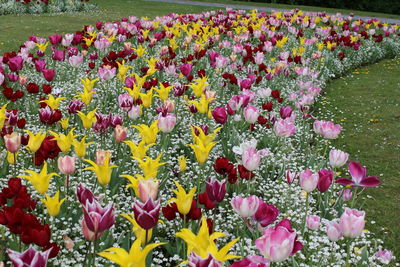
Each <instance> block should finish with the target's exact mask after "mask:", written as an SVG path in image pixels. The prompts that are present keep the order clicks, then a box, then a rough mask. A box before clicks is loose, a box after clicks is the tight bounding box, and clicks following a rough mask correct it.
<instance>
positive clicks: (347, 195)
mask: <svg viewBox="0 0 400 267" xmlns="http://www.w3.org/2000/svg"><path fill="white" fill-rule="evenodd" d="M339 194H340V192H339ZM352 196H353V192H351V189H349V188H346V189H343V190H342V200H343V201H349V200H350V199H351V198H352Z"/></svg>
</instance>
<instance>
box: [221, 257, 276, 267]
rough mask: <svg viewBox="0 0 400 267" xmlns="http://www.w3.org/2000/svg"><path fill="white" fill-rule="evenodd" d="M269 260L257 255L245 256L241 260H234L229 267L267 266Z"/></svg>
mask: <svg viewBox="0 0 400 267" xmlns="http://www.w3.org/2000/svg"><path fill="white" fill-rule="evenodd" d="M269 266H270V264H269V260H267V259H266V258H264V257H261V256H258V255H252V256H247V257H246V258H244V259H243V260H240V261H235V262H234V263H232V264H231V265H230V266H229V267H269Z"/></svg>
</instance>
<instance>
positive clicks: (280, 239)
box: [255, 219, 303, 262]
mask: <svg viewBox="0 0 400 267" xmlns="http://www.w3.org/2000/svg"><path fill="white" fill-rule="evenodd" d="M255 244H256V247H257V249H258V250H259V251H260V252H261V254H262V255H263V256H264V257H265V258H267V259H268V260H269V261H272V262H281V261H284V260H286V259H288V258H289V257H290V256H292V255H294V254H295V253H296V252H297V251H299V250H301V249H302V248H303V245H302V244H301V242H299V241H297V234H296V231H295V230H293V229H292V226H291V223H290V221H289V220H288V219H283V220H282V221H281V222H279V223H278V224H277V225H276V226H275V227H269V228H267V230H265V231H264V233H263V236H262V237H260V238H258V239H256V241H255Z"/></svg>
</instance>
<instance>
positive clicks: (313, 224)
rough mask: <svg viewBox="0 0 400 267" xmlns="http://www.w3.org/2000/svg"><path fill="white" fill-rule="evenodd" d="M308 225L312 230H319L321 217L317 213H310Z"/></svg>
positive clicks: (307, 219) (307, 218) (307, 220)
mask: <svg viewBox="0 0 400 267" xmlns="http://www.w3.org/2000/svg"><path fill="white" fill-rule="evenodd" d="M306 225H307V227H308V228H309V229H311V230H314V231H315V230H317V229H318V228H319V226H320V225H321V218H320V217H319V216H316V215H310V216H307V217H306Z"/></svg>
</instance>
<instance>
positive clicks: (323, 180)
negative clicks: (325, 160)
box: [317, 169, 333, 193]
mask: <svg viewBox="0 0 400 267" xmlns="http://www.w3.org/2000/svg"><path fill="white" fill-rule="evenodd" d="M318 177H319V178H318V184H317V188H318V191H320V192H321V193H323V192H325V191H326V190H328V189H329V187H330V186H331V184H332V180H333V171H331V170H327V169H321V170H320V171H319V172H318Z"/></svg>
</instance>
